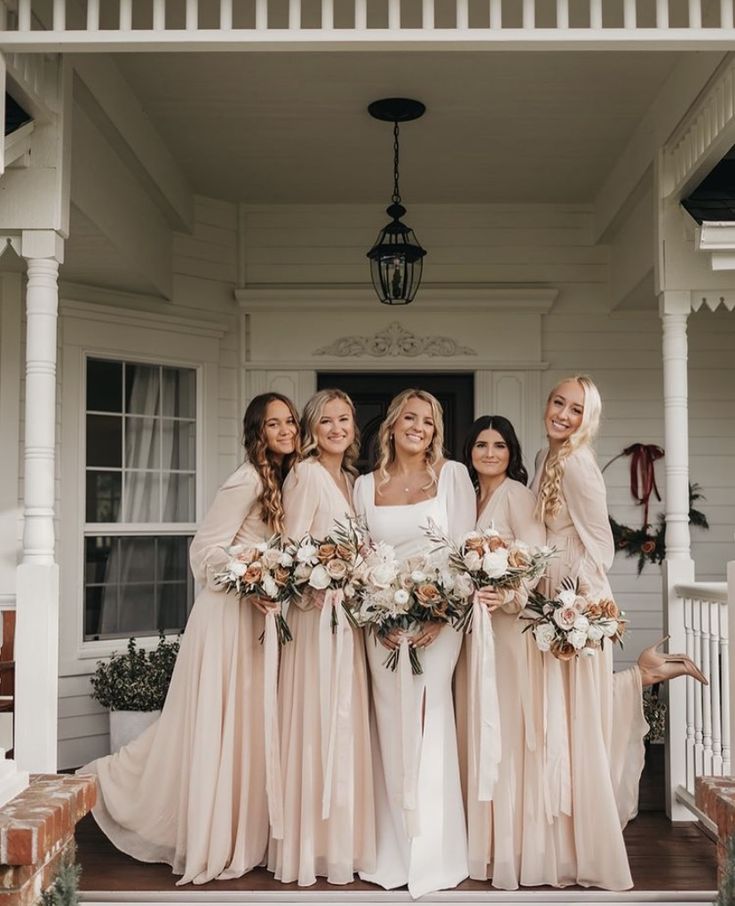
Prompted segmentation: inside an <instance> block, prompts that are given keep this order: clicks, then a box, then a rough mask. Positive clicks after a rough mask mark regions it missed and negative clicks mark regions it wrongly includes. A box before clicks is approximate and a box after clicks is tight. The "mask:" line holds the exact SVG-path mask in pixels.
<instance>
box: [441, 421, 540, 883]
mask: <svg viewBox="0 0 735 906" xmlns="http://www.w3.org/2000/svg"><path fill="white" fill-rule="evenodd" d="M464 461H465V464H466V465H467V468H468V470H469V473H470V478H471V479H472V481H473V484H474V485H475V487H476V489H477V525H476V528H477V529H478V530H481V529H485V528H488V527H491V526H492V527H493V528H495V530H496V531H498V532H499V533H500V535H501V537H502V538H503V540H504V541H505V542H506V543H510V542H513V541H523V542H525V543H526V544H527V545H528V546H529V547H531V548H534V547H542V546H543V545H544V544H545V543H546V530H545V528H544V526H543V524H542V523H541V522H539V521H538V519H537V518H536V516H535V513H534V510H535V506H536V498H535V497H534V495H533V493H532V492H531V491H530V490H529V489H528V488H527V487H526V484H527V482H528V473H527V472H526V469H525V467H524V465H523V457H522V454H521V447H520V444H519V442H518V438H517V437H516V433H515V431H514V429H513V425H512V424H511V423H510V422H509V421H508V419H506V418H503V416H501V415H485V416H482V417H481V418H479V419H477V421H476V422H475V423H474V424H473V425H472V427H471V428H470V431H469V434H468V435H467V440H466V442H465V447H464ZM478 598H479V600H480V602H481V603H482V604H484V605H485V606H486V607H487V609H488V610H489V611H490V612H491V614H492V632H493V635H494V638H495V672H496V675H497V695H498V704H499V723H500V740H501V756H500V762H499V764H498V776H497V780H496V782H495V785H494V789H493V792H492V801H489V802H486V801H480V798H479V795H480V790H479V783H478V778H479V762H480V752H479V751H478V743H477V741H475V743H474V746H472V747H470V746H469V744H468V741H467V738H468V736H470V734H468V732H467V726H468V725H471V723H472V722H473V721H474V722H475V723H476V722H477V720H478V719H479V716H478V715H477V714H473V713H472V712H471V711H470V707H471V705H470V702H471V701H473V707H474V708H475V709H477V702H476V701H475V699H476V696H472V697H471V696H470V694H469V689H468V676H471V675H474V669H473V668H474V666H475V665H474V660H475V658H476V657H477V656H478V655H477V653H476V652H475V649H474V647H473V644H472V643H473V642H474V641H475V639H474V633H475V632H479V631H480V627H473V633H472V634H470V635H469V636H467V637H466V639H465V644H464V646H463V651H462V657H461V659H460V664H459V666H458V668H457V676H456V679H455V691H456V695H457V723H458V732H459V736H460V750H461V751H462V754H463V759H466V761H465V762H464V764H463V767H464V768H465V773H466V779H465V783H466V791H467V792H466V798H467V828H468V845H469V868H470V877H472V878H475V879H478V880H483V881H484V880H486V879H492V883H493V887H498V888H501V889H503V890H515V889H516V888H517V887H518V886H519V884H522V883H526V881H525V878H526V877H536V876H537V872H538V871H539V868H538V863H539V862H541V863H543V859H544V853H543V838H544V825H545V823H546V816H545V814H544V808H543V791H542V789H541V780H542V777H541V769H540V764H541V760H540V757H539V754H540V752H539V750H538V749H537V745H536V736H535V728H534V724H533V718H534V714H533V709H532V704H531V699H530V689H529V687H528V680H527V677H528V659H529V657H537V656H538V652H535V651H532V650H531V648H530V647H529V646H533V640H532V639H531V637H530V635H529V633H524V632H523V628H524V626H525V625H526V624H525V623H523V622H522V621H521V620H519V614H520V613H521V611H522V610H523V608H524V607H525V605H526V601H527V599H528V588H527V587H525V586H524V587H522V588H520V589H519V590H518V591H494V590H492V589H483V590H482V591H480V592H478ZM534 647H535V646H534ZM478 737H479V734H477V733H475V734H474V739H475V740H477V739H478ZM539 746H540V741H539ZM539 843H541V846H540V847H539ZM541 870H543V869H541Z"/></svg>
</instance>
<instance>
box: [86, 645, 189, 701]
mask: <svg viewBox="0 0 735 906" xmlns="http://www.w3.org/2000/svg"><path fill="white" fill-rule="evenodd" d="M178 653H179V639H178V638H177V639H174V640H172V641H169V640H168V639H167V638H166V636H165V635H164V634H163V633H160V635H159V638H158V645H157V646H156V647H155V648H154V649H153V650H152V651H146V650H145V649H143V648H139V647H138V646H137V644H136V641H135V639H130V640H129V641H128V648H127V651H126V652H125V653H124V654H123V653H119V652H114V653H113V654H112V657H110V659H109V660H107V661H98V662H97V669H96V670H95V672H94V673H93V674H92V676H91V678H90V679H91V683H92V698H93V699H94V700H95V701H98V702H99V703H100V704H101V705H102V706H103V707H104V708H109V709H110V711H159V710H160V709H161V708H162V707H163V703H164V701H165V699H166V693H167V692H168V687H169V683H170V682H171V674H172V673H173V671H174V664H175V663H176V655H177V654H178Z"/></svg>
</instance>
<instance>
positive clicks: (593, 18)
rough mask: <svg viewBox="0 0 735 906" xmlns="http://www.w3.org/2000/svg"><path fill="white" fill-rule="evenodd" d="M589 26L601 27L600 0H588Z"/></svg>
mask: <svg viewBox="0 0 735 906" xmlns="http://www.w3.org/2000/svg"><path fill="white" fill-rule="evenodd" d="M590 28H602V0H590Z"/></svg>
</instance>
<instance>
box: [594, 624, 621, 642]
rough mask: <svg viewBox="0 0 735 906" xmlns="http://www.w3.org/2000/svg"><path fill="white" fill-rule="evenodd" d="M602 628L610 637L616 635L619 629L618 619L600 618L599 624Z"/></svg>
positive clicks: (604, 633)
mask: <svg viewBox="0 0 735 906" xmlns="http://www.w3.org/2000/svg"><path fill="white" fill-rule="evenodd" d="M597 625H598V626H599V627H600V629H601V630H602V634H603V635H604V636H606V637H607V638H608V639H609V638H611V637H612V636H614V635H615V633H616V632H617V631H618V621H617V620H600V622H599V623H598V624H597Z"/></svg>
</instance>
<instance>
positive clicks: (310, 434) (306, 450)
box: [301, 387, 360, 476]
mask: <svg viewBox="0 0 735 906" xmlns="http://www.w3.org/2000/svg"><path fill="white" fill-rule="evenodd" d="M332 400H342V402H343V403H347V405H348V406H349V407H350V412H351V413H352V424H353V427H354V429H355V439H354V440H353V441H352V443H351V444H350V446H349V447H348V448H347V449H346V450H345V454H344V459H343V460H342V468H343V469H344V470H345V471H347V472H349V473H350V475H353V476H357V474H358V472H357V466H356V465H355V463H356V462H357V460H358V459H359V457H360V429H359V428H358V426H357V413H356V412H355V404H354V403H353V402H352V400H351V399H350V398H349V396H347V394H346V393H345V392H344V390H338V389H337V388H336V387H333V388H329V389H327V390H319V391H318V392H317V393H315V394H314V396H312V398H311V399H310V400H309V401H308V403H307V404H306V405H305V406H304V411H303V413H302V415H301V458H302V459H308V457H309V456H318V455H319V444H318V442H317V439H316V429H317V425H318V424H319V419H320V418H321V417H322V415H323V414H324V407H325V406H326V405H327V403H331V402H332Z"/></svg>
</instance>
